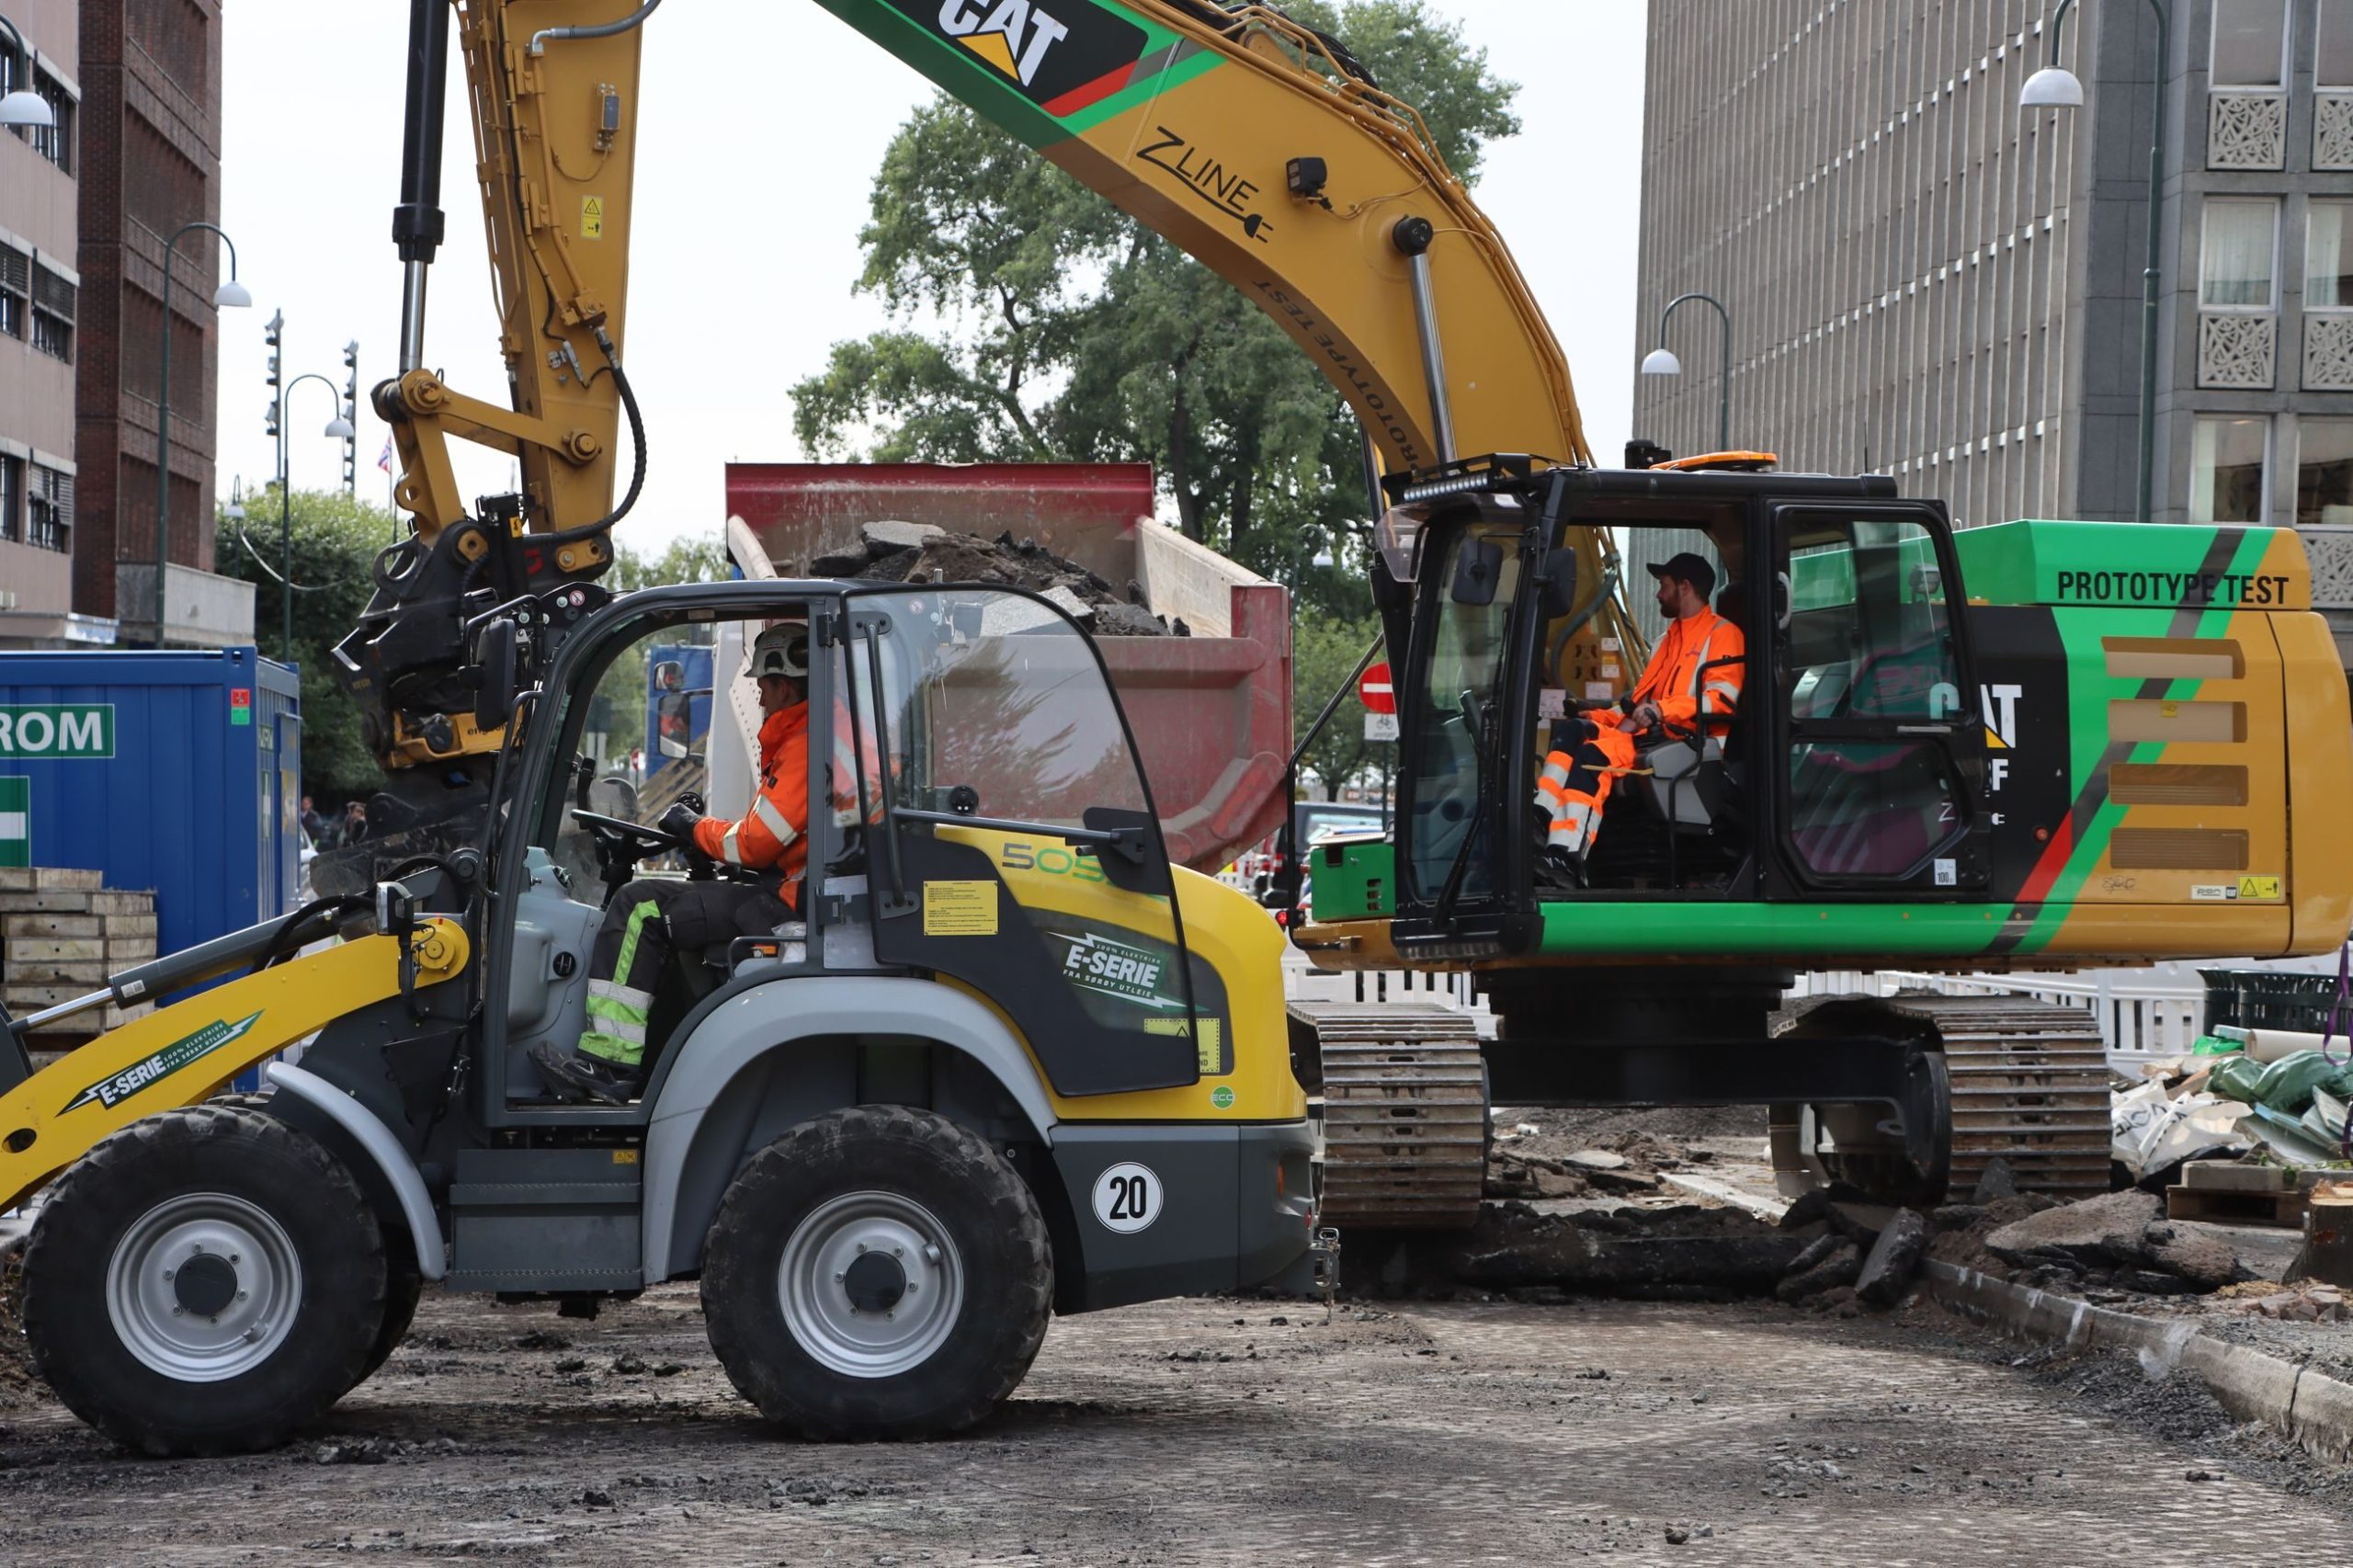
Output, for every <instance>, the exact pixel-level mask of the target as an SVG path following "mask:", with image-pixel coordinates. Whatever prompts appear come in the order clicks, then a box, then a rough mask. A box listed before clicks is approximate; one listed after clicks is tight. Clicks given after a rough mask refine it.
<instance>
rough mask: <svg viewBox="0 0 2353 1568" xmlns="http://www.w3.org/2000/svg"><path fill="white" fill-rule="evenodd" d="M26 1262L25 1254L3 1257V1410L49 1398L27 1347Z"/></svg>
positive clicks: (0, 1374)
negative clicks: (24, 1263) (24, 1260)
mask: <svg viewBox="0 0 2353 1568" xmlns="http://www.w3.org/2000/svg"><path fill="white" fill-rule="evenodd" d="M23 1259H24V1254H23V1253H22V1252H21V1251H12V1252H9V1253H7V1254H6V1255H0V1410H12V1409H15V1408H17V1406H19V1405H23V1404H29V1403H33V1402H34V1401H36V1400H45V1399H47V1398H48V1397H49V1385H48V1384H46V1383H44V1382H42V1381H40V1378H38V1377H36V1376H34V1375H33V1366H32V1352H31V1349H30V1347H29V1346H27V1345H26V1344H25V1314H24V1299H25V1296H24V1286H25V1273H24V1267H23Z"/></svg>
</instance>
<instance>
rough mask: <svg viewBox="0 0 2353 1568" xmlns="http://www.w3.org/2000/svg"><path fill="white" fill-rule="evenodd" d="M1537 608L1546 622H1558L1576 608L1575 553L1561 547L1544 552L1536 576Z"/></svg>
mask: <svg viewBox="0 0 2353 1568" xmlns="http://www.w3.org/2000/svg"><path fill="white" fill-rule="evenodd" d="M1537 583H1538V596H1539V597H1538V608H1540V609H1541V610H1542V611H1543V612H1544V619H1547V620H1559V619H1563V617H1566V616H1568V615H1570V614H1572V613H1573V612H1574V610H1575V609H1576V608H1577V552H1576V551H1574V550H1570V549H1568V548H1566V547H1565V546H1563V548H1560V549H1557V550H1548V551H1545V552H1544V564H1543V566H1542V568H1541V569H1540V571H1539V572H1538V574H1537Z"/></svg>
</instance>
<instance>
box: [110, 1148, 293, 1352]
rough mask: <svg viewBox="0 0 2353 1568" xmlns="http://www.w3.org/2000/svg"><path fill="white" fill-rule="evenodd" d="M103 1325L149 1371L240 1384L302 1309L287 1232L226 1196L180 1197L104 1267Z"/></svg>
mask: <svg viewBox="0 0 2353 1568" xmlns="http://www.w3.org/2000/svg"><path fill="white" fill-rule="evenodd" d="M106 1299H107V1316H108V1320H109V1321H110V1322H111V1323H112V1324H113V1326H114V1331H115V1335H116V1337H117V1338H119V1339H120V1340H121V1341H122V1345H123V1347H124V1348H125V1349H127V1350H129V1351H130V1352H131V1355H132V1356H134V1357H136V1358H138V1360H139V1362H140V1364H141V1365H142V1366H144V1367H146V1368H147V1369H149V1370H150V1371H154V1372H160V1373H162V1374H163V1375H164V1376H165V1377H167V1378H172V1379H175V1380H176V1381H181V1382H191V1383H213V1382H221V1381H224V1380H226V1379H229V1378H233V1377H237V1376H239V1375H241V1374H243V1373H244V1372H248V1371H251V1370H252V1369H254V1368H256V1367H258V1366H260V1365H261V1364H262V1363H263V1362H265V1361H267V1360H268V1359H269V1358H270V1357H271V1356H272V1355H274V1354H276V1353H277V1350H278V1346H280V1345H283V1344H284V1343H285V1342H286V1336H287V1335H288V1334H290V1333H291V1332H292V1330H293V1327H294V1315H295V1312H297V1310H298V1309H299V1308H300V1306H301V1301H302V1264H301V1258H299V1257H298V1256H296V1255H295V1251H294V1243H293V1239H292V1238H291V1237H290V1236H288V1235H287V1233H286V1230H285V1227H283V1226H281V1225H280V1224H278V1221H276V1220H274V1219H272V1218H271V1217H270V1216H269V1214H268V1212H267V1210H263V1209H262V1208H260V1207H259V1206H258V1205H256V1204H254V1203H252V1202H249V1201H248V1200H246V1199H243V1198H235V1197H232V1196H230V1195H229V1194H227V1193H223V1192H190V1193H184V1194H182V1195H181V1196H179V1197H177V1198H174V1199H170V1200H168V1201H167V1202H164V1203H160V1204H158V1205H156V1206H155V1207H154V1208H153V1209H150V1210H147V1212H146V1213H144V1214H142V1215H141V1216H140V1218H139V1220H138V1221H137V1222H136V1223H134V1224H133V1225H132V1226H131V1229H130V1230H129V1231H127V1232H125V1233H124V1234H123V1238H122V1240H121V1241H120V1242H119V1243H118V1244H116V1246H115V1249H114V1256H113V1258H112V1259H111V1260H109V1261H108V1265H107V1298H106Z"/></svg>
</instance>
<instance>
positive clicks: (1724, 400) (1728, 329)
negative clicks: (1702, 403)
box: [1643, 293, 1732, 452]
mask: <svg viewBox="0 0 2353 1568" xmlns="http://www.w3.org/2000/svg"><path fill="white" fill-rule="evenodd" d="M1690 300H1705V301H1708V303H1710V304H1711V305H1713V306H1715V307H1716V314H1718V315H1719V316H1722V318H1723V328H1724V332H1723V366H1722V370H1721V371H1720V372H1719V374H1720V377H1721V379H1722V382H1723V390H1722V395H1721V396H1720V397H1719V398H1718V400H1717V403H1716V450H1718V451H1720V452H1728V451H1730V450H1732V312H1730V311H1727V310H1725V309H1724V302H1723V301H1722V300H1719V299H1717V298H1716V297H1715V296H1714V295H1713V294H1698V293H1692V294H1677V296H1676V297H1675V298H1674V299H1672V300H1669V301H1667V304H1666V309H1665V310H1664V311H1661V312H1659V316H1658V341H1659V347H1656V348H1654V349H1652V350H1651V351H1650V352H1649V353H1648V354H1646V355H1644V356H1643V375H1645V376H1679V375H1681V374H1682V373H1683V361H1682V360H1680V359H1678V358H1676V357H1675V355H1674V353H1673V352H1672V351H1671V350H1670V349H1668V348H1667V347H1666V324H1667V323H1668V322H1669V321H1671V320H1673V319H1674V316H1675V307H1676V306H1677V305H1680V304H1682V303H1684V302H1685V301H1690Z"/></svg>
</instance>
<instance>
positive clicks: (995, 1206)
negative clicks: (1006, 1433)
mask: <svg viewBox="0 0 2353 1568" xmlns="http://www.w3.org/2000/svg"><path fill="white" fill-rule="evenodd" d="M860 1227H870V1228H869V1229H867V1230H863V1231H861V1230H860ZM893 1227H898V1229H894V1228H893ZM902 1233H904V1234H907V1235H909V1236H911V1237H926V1236H927V1237H930V1238H931V1239H932V1242H933V1244H936V1245H937V1247H938V1251H939V1256H938V1258H937V1259H936V1260H931V1259H929V1257H928V1255H927V1254H926V1255H924V1256H922V1257H919V1258H914V1259H909V1258H907V1257H906V1256H905V1255H904V1254H903V1253H892V1254H891V1257H890V1258H885V1257H883V1256H880V1255H881V1254H882V1253H885V1252H889V1251H890V1247H889V1242H890V1239H891V1238H892V1237H893V1236H896V1235H899V1234H902ZM860 1235H868V1236H870V1237H871V1238H873V1243H874V1250H875V1252H876V1253H877V1255H878V1256H875V1257H874V1258H873V1260H872V1261H873V1262H874V1263H875V1264H876V1265H877V1267H878V1270H879V1271H880V1272H881V1274H882V1275H883V1276H884V1278H881V1280H879V1281H878V1280H876V1279H874V1278H870V1277H861V1278H858V1279H848V1278H846V1276H845V1274H844V1273H843V1272H840V1271H835V1270H832V1269H831V1268H830V1265H829V1261H828V1260H829V1255H830V1253H831V1252H832V1251H839V1252H840V1253H841V1256H843V1257H845V1258H847V1257H850V1256H851V1254H850V1252H849V1250H848V1249H849V1248H851V1247H852V1246H854V1245H858V1241H857V1238H858V1236H860ZM828 1238H830V1239H831V1246H830V1247H829V1246H828V1244H827V1239H828ZM858 1250H859V1252H860V1253H863V1252H864V1251H865V1248H864V1246H862V1245H859V1246H858ZM789 1253H790V1254H791V1256H794V1257H795V1258H796V1259H797V1260H798V1261H799V1262H800V1263H801V1264H802V1265H805V1267H796V1269H795V1271H794V1278H796V1279H800V1280H801V1281H803V1282H805V1283H806V1285H807V1289H806V1290H803V1291H801V1292H800V1293H799V1294H798V1295H797V1296H796V1297H795V1298H794V1301H792V1302H791V1303H790V1304H789V1302H788V1295H789V1294H791V1292H790V1291H789V1290H788V1288H787V1284H786V1281H785V1277H784V1269H785V1267H786V1259H787V1256H788V1254H789ZM892 1259H899V1260H901V1261H895V1262H894V1261H892ZM868 1261H869V1260H868V1259H867V1258H866V1257H865V1256H857V1257H856V1258H855V1259H854V1260H853V1261H852V1263H851V1267H853V1268H862V1267H864V1266H865V1265H866V1263H867V1262H868ZM910 1265H912V1267H910ZM893 1268H896V1269H897V1270H898V1271H899V1276H900V1282H901V1283H902V1284H904V1285H905V1286H907V1287H910V1288H908V1289H906V1290H905V1293H904V1295H901V1296H897V1297H892V1296H891V1295H890V1293H889V1292H890V1290H891V1289H892V1283H891V1280H890V1278H888V1276H889V1274H890V1272H891V1270H892V1269H893ZM829 1275H830V1278H828V1276H829ZM926 1285H927V1286H928V1287H929V1289H930V1290H931V1294H930V1295H929V1296H927V1297H926V1296H923V1295H921V1293H920V1292H921V1291H922V1290H923V1289H924V1288H925V1287H926ZM878 1289H879V1290H880V1292H881V1293H880V1294H877V1293H875V1292H876V1291H877V1290H878ZM858 1290H864V1291H865V1292H866V1293H865V1294H864V1295H863V1297H862V1298H860V1299H862V1300H863V1301H865V1302H866V1306H865V1307H864V1308H857V1303H856V1302H855V1301H853V1300H852V1295H853V1293H855V1292H857V1291H858ZM821 1291H824V1292H830V1293H829V1294H820V1293H819V1292H821ZM1053 1295H1054V1268H1053V1253H1052V1248H1051V1244H1050V1243H1049V1242H1048V1239H1047V1234H1046V1221H1045V1216H1044V1215H1043V1214H1042V1213H1040V1210H1039V1208H1038V1200H1037V1199H1036V1197H1035V1196H1034V1195H1033V1194H1032V1193H1031V1192H1030V1190H1029V1185H1028V1184H1027V1183H1026V1182H1024V1181H1023V1180H1022V1179H1021V1177H1020V1176H1019V1175H1018V1174H1017V1172H1016V1171H1015V1170H1014V1169H1013V1167H1012V1166H1011V1165H1008V1164H1006V1161H1005V1159H1004V1158H1003V1157H1002V1156H1001V1155H999V1154H998V1153H996V1151H995V1150H994V1149H992V1148H990V1147H989V1145H988V1144H987V1143H986V1142H983V1140H982V1139H980V1138H979V1137H977V1136H976V1135H974V1134H973V1133H972V1132H971V1131H967V1130H966V1129H964V1128H962V1127H960V1126H958V1125H957V1124H956V1123H955V1122H952V1121H949V1120H948V1119H946V1118H944V1117H940V1116H935V1115H933V1114H932V1113H930V1112H929V1111H922V1110H915V1109H911V1108H906V1107H903V1106H859V1107H857V1108H852V1109H847V1110H837V1111H831V1112H828V1113H826V1114H825V1115H824V1116H820V1117H816V1118H814V1119H811V1120H809V1121H804V1122H802V1123H801V1125H800V1126H798V1127H796V1128H793V1129H792V1130H791V1131H789V1132H787V1133H785V1134H784V1136H783V1137H781V1138H779V1139H778V1140H777V1141H776V1142H773V1143H771V1144H769V1145H768V1146H767V1148H765V1149H763V1150H761V1151H760V1152H759V1153H757V1154H755V1155H754V1156H752V1158H751V1159H750V1160H749V1161H748V1162H746V1163H745V1166H744V1168H743V1169H742V1170H741V1171H739V1172H738V1173H737V1174H736V1176H735V1179H734V1181H733V1183H732V1184H731V1185H730V1186H729V1187H728V1189H727V1194H726V1197H725V1198H724V1199H722V1200H721V1203H720V1206H719V1213H718V1216H717V1218H715V1219H714V1220H713V1221H711V1226H710V1233H709V1234H708V1235H707V1236H706V1237H705V1238H704V1243H703V1272H702V1304H703V1314H704V1317H705V1319H706V1320H707V1322H708V1324H709V1325H710V1347H711V1349H712V1351H713V1352H714V1353H716V1354H717V1356H718V1358H719V1363H720V1365H721V1366H722V1367H723V1368H725V1369H726V1370H727V1375H728V1377H729V1379H730V1380H732V1381H733V1383H734V1384H735V1387H736V1390H737V1391H738V1392H741V1393H742V1394H743V1395H744V1397H745V1399H748V1400H750V1401H751V1402H752V1403H754V1404H756V1405H757V1406H758V1407H759V1410H760V1414H761V1415H765V1416H767V1418H768V1419H769V1420H771V1421H774V1422H776V1423H778V1424H779V1425H780V1426H786V1427H789V1428H790V1429H791V1430H792V1431H793V1432H795V1433H798V1434H799V1435H801V1436H802V1437H811V1438H814V1439H817V1440H819V1441H825V1442H832V1441H843V1440H850V1441H860V1440H870V1439H877V1438H892V1439H895V1438H917V1437H937V1436H939V1435H941V1434H944V1433H949V1432H955V1431H960V1430H961V1429H962V1428H964V1427H966V1426H971V1425H972V1423H974V1422H976V1421H978V1420H980V1419H981V1418H982V1417H983V1416H984V1415H988V1413H989V1412H990V1411H992V1410H994V1409H995V1408H996V1406H997V1404H998V1403H1000V1402H1002V1401H1003V1400H1004V1399H1005V1398H1006V1396H1007V1395H1008V1394H1010V1393H1012V1392H1013V1391H1014V1390H1015V1389H1016V1388H1017V1387H1018V1386H1019V1385H1020V1382H1021V1379H1022V1377H1023V1375H1024V1374H1025V1373H1027V1372H1028V1371H1029V1363H1030V1362H1031V1361H1032V1360H1034V1359H1035V1358H1036V1357H1037V1354H1038V1346H1039V1345H1040V1342H1042V1341H1043V1340H1044V1338H1045V1336H1046V1319H1047V1315H1048V1312H1049V1311H1050V1310H1051V1305H1052V1302H1053ZM878 1301H882V1302H895V1303H896V1304H895V1305H893V1306H891V1307H890V1308H889V1309H888V1316H889V1318H890V1319H891V1324H890V1325H889V1326H885V1325H882V1324H875V1323H874V1320H873V1317H872V1312H874V1311H876V1310H881V1309H878V1308H876V1306H875V1303H876V1302H878ZM938 1301H948V1302H949V1303H951V1304H949V1305H942V1306H937V1307H934V1306H931V1305H930V1304H929V1303H932V1302H938ZM911 1303H912V1305H910V1304H911ZM854 1308H856V1309H857V1310H853V1309H854ZM902 1311H908V1312H912V1313H915V1314H917V1315H915V1316H911V1317H910V1318H909V1319H907V1320H906V1321H905V1322H904V1323H901V1322H900V1321H899V1320H898V1313H899V1312H902ZM861 1312H863V1313H864V1315H863V1316H861ZM926 1312H928V1313H929V1314H930V1315H929V1316H928V1317H922V1316H921V1315H920V1314H923V1313H926ZM796 1316H797V1317H798V1319H799V1322H800V1324H801V1326H800V1327H798V1328H796V1326H795V1318H796ZM850 1320H856V1321H850ZM861 1324H863V1325H866V1327H867V1328H870V1329H871V1330H872V1332H873V1333H874V1334H875V1335H877V1336H878V1339H877V1346H878V1347H877V1348H875V1349H873V1351H872V1359H871V1361H870V1363H869V1365H868V1369H867V1370H865V1371H863V1372H861V1371H858V1370H856V1369H848V1368H846V1367H845V1365H844V1362H845V1358H846V1357H847V1356H849V1355H852V1354H853V1353H855V1352H856V1351H857V1350H858V1349H859V1348H860V1346H858V1344H857V1342H855V1341H854V1340H853V1339H852V1338H851V1337H850V1336H852V1335H857V1334H858V1333H860V1332H864V1331H865V1330H864V1329H862V1328H861V1326H860V1325H861ZM918 1324H920V1325H921V1326H917V1325H918ZM892 1335H900V1336H903V1337H900V1338H897V1339H894V1338H892ZM924 1335H928V1336H929V1337H924ZM804 1336H805V1338H804ZM904 1336H914V1337H904Z"/></svg>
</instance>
